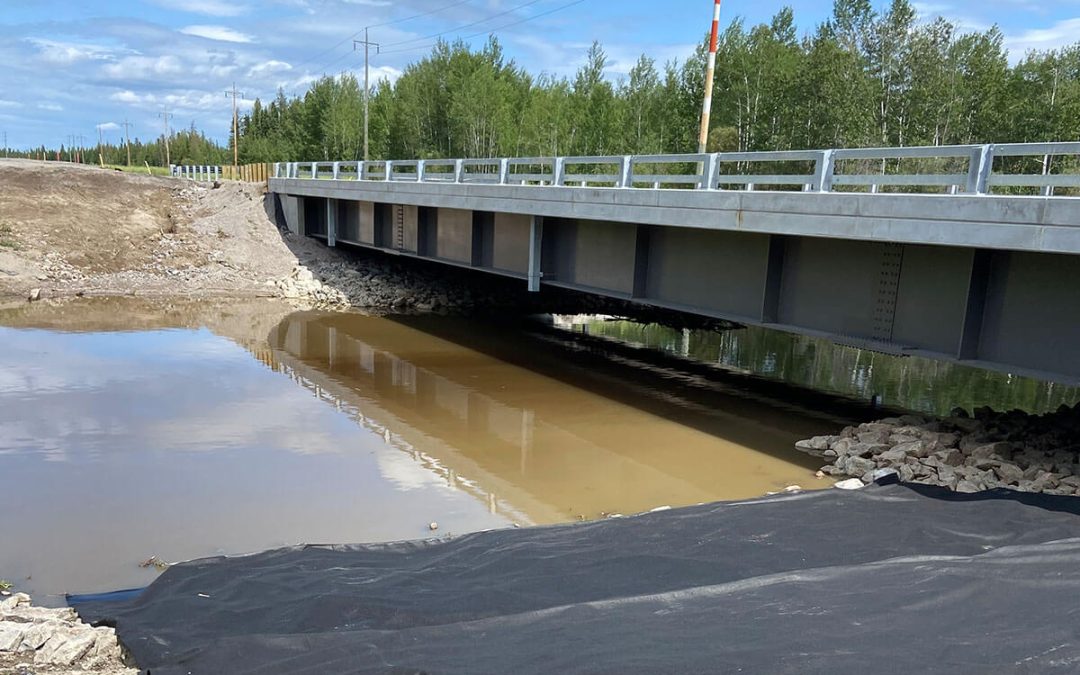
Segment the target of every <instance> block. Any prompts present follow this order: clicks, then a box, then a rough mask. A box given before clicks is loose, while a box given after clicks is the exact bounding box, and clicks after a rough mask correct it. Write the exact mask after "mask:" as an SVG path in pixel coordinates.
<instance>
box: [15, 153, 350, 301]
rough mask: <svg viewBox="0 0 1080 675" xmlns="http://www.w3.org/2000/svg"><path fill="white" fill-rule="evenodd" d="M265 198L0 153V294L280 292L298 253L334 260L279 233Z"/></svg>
mask: <svg viewBox="0 0 1080 675" xmlns="http://www.w3.org/2000/svg"><path fill="white" fill-rule="evenodd" d="M271 205H272V201H271V200H269V199H266V198H265V190H264V188H263V187H262V186H260V185H256V184H244V183H237V182H223V183H221V184H220V185H219V186H218V187H216V188H215V187H213V186H210V185H207V184H195V183H191V182H186V181H180V180H175V179H169V178H158V177H151V176H140V175H135V174H125V173H120V172H117V171H108V170H102V169H98V168H94V167H86V166H77V165H68V164H57V163H43V162H33V161H25V160H3V161H0V295H6V296H22V297H29V296H30V294H31V293H32V292H33V291H35V290H39V292H40V295H41V297H50V296H67V295H149V296H167V295H195V296H200V295H201V296H209V295H229V296H252V295H268V296H275V295H281V294H282V293H281V291H280V290H279V289H278V287H277V286H276V285H274V281H275V280H278V279H282V278H288V277H289V276H290V275H292V276H297V275H298V274H299V273H298V271H297V267H298V265H299V264H300V260H302V259H304V260H311V261H314V262H316V263H321V262H325V261H332V260H334V259H335V258H336V255H335V252H333V251H327V250H325V249H323V248H322V247H320V246H319V245H318V244H316V243H315V242H311V241H307V240H305V239H303V238H290V237H289V236H288V235H287V234H284V233H282V232H280V231H279V230H278V228H277V226H276V224H275V222H274V218H273V211H272V206H271ZM35 295H37V294H36V293H35ZM309 295H310V294H309Z"/></svg>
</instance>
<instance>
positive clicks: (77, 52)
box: [0, 0, 1080, 147]
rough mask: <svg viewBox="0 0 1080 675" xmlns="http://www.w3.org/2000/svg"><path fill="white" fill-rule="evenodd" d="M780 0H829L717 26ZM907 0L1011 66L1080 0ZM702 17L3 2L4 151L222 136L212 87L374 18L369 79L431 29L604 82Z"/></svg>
mask: <svg viewBox="0 0 1080 675" xmlns="http://www.w3.org/2000/svg"><path fill="white" fill-rule="evenodd" d="M886 3H887V0H878V1H877V2H876V3H875V4H876V5H878V6H879V7H883V6H884V5H885V4H886ZM784 4H788V5H790V6H792V7H793V8H794V10H795V16H796V20H797V21H798V23H799V26H800V29H801V30H802V31H803V32H806V31H809V30H811V29H812V28H813V27H814V26H815V25H816V24H817V23H818V22H820V21H822V20H823V19H825V18H826V17H827V16H828V14H829V12H830V9H831V6H832V0H788V2H786V3H785V2H782V1H777V2H771V1H768V0H765V1H762V0H754V1H752V2H751V1H750V0H724V3H723V9H722V23H724V24H726V23H727V22H729V21H730V20H731V19H732V18H734V17H736V16H741V17H743V18H745V20H746V21H747V22H750V23H756V22H760V21H764V20H767V19H768V18H769V17H770V16H771V15H772V14H773V13H775V12H776V10H777V9H779V8H780V7H782V6H783V5H784ZM915 4H916V6H917V7H918V8H919V10H920V11H921V13H922V15H923V17H931V16H933V15H937V14H940V15H943V16H945V17H947V18H949V19H951V20H953V21H954V22H956V23H958V24H960V25H961V26H962V27H964V28H968V29H983V28H986V27H989V26H991V25H993V24H995V23H996V24H998V25H999V26H1001V28H1002V30H1003V31H1004V33H1005V35H1006V37H1007V42H1008V46H1009V48H1010V49H1011V50H1012V54H1013V58H1014V59H1015V58H1016V57H1017V56H1019V55H1022V54H1023V53H1024V51H1026V50H1027V49H1031V48H1039V49H1045V48H1052V47H1059V46H1063V45H1066V44H1070V43H1072V42H1075V41H1077V40H1080V0H923V1H922V2H917V3H915ZM439 8H442V9H441V10H440V11H437V12H435V13H431V14H428V15H427V16H422V17H419V18H414V19H411V20H407V21H402V19H407V18H408V17H411V16H413V15H416V14H421V13H425V12H432V11H433V10H436V9H439ZM711 11H712V3H711V1H710V0H618V1H616V0H577V2H574V0H464V1H463V0H0V58H2V62H3V63H4V64H5V66H4V68H3V70H2V71H0V132H4V133H6V134H7V138H8V143H9V145H11V146H12V147H33V146H37V145H39V144H41V143H44V144H46V145H49V146H55V145H58V144H60V143H64V142H66V139H67V138H68V137H69V136H70V135H72V134H75V135H79V134H81V135H83V136H84V137H85V138H86V142H87V143H88V144H90V143H93V142H96V138H97V128H98V126H99V125H100V126H101V127H102V129H103V131H104V133H105V135H106V137H108V138H110V139H113V140H117V139H120V138H122V136H123V130H122V128H121V127H120V124H121V123H122V122H123V121H124V120H125V119H126V120H129V121H130V122H131V123H132V133H133V134H134V135H136V136H139V137H143V138H149V137H153V136H156V135H157V134H159V133H160V132H161V130H162V122H161V120H160V119H159V118H158V112H159V111H160V110H161V109H162V107H163V106H166V105H167V106H168V107H169V109H170V111H172V112H174V113H175V118H174V120H173V123H172V124H173V127H174V128H175V127H186V126H188V125H190V124H191V123H192V122H194V123H195V125H196V126H198V127H200V128H202V129H204V130H205V131H206V132H207V133H208V134H209V135H210V136H212V137H214V138H217V139H219V140H223V139H225V138H227V136H228V130H229V124H230V114H231V107H230V106H231V103H230V101H229V100H228V99H227V98H226V96H225V93H224V92H225V90H226V89H227V88H229V87H230V86H231V84H232V83H233V82H234V81H235V82H236V84H237V86H238V88H239V89H240V91H242V92H244V93H245V94H246V99H247V100H246V101H245V103H244V105H245V106H247V105H250V101H251V100H254V98H255V97H256V96H259V97H262V98H263V99H266V98H269V97H272V96H273V95H274V92H275V91H276V90H277V88H278V87H283V88H284V89H285V90H286V91H287V92H290V93H301V92H303V91H304V89H305V88H306V86H307V84H308V83H309V82H310V81H311V80H312V79H314V78H315V77H317V76H318V75H320V74H322V73H324V72H326V73H337V72H340V71H341V70H342V69H359V68H360V64H361V59H360V58H359V54H355V53H353V52H352V43H351V39H352V37H353V35H354V34H355V33H357V32H358V31H361V30H362V28H363V27H364V26H366V25H375V27H374V28H372V29H371V31H370V39H371V40H372V41H376V42H380V43H382V44H383V45H387V47H386V52H387V53H384V54H382V55H379V56H377V57H375V58H374V59H373V62H372V64H373V69H374V72H375V74H376V75H377V76H380V77H390V78H393V77H396V76H397V75H398V74H399V73H400V72H401V69H402V68H403V67H404V66H405V65H406V64H407V63H408V62H409V61H411V60H413V59H416V58H418V57H419V56H422V55H423V54H424V52H425V51H426V50H427V49H428V48H429V45H430V44H431V42H432V39H430V38H429V37H428V36H432V35H435V34H442V35H443V36H444V37H446V38H448V39H453V38H454V37H458V36H476V37H474V38H472V39H470V42H474V43H477V44H480V43H482V42H483V41H484V39H485V34H486V33H487V32H488V31H492V30H494V32H496V34H498V35H499V37H500V40H501V41H502V42H503V44H504V46H505V48H506V52H507V54H508V55H510V56H511V57H513V58H514V59H516V60H517V62H518V63H519V64H521V65H523V66H524V67H526V68H527V69H529V70H530V71H533V72H540V71H547V72H552V73H556V74H561V75H569V74H571V73H573V71H574V70H575V69H576V68H577V67H578V66H579V65H580V64H581V61H582V59H583V55H584V52H585V49H586V47H587V46H588V44H589V43H590V42H592V41H593V40H594V39H596V40H600V41H601V42H602V43H603V44H604V47H605V49H606V51H607V53H608V55H609V57H610V68H609V75H610V76H611V77H613V78H617V77H618V76H619V75H620V74H622V73H625V72H626V71H627V70H629V68H630V66H631V65H632V64H633V62H634V61H635V60H636V58H637V56H638V55H639V54H641V53H643V52H644V53H647V54H649V55H650V56H652V57H653V58H655V59H656V60H657V61H658V62H663V61H666V60H668V59H672V58H683V57H685V56H686V55H687V54H688V53H689V52H690V51H691V50H692V48H693V44H694V43H695V41H696V40H697V39H698V38H699V37H700V36H701V35H702V34H703V33H704V32H705V31H706V30H707V29H708V23H709V19H710V16H711ZM388 22H395V23H390V24H389V25H386V24H388ZM377 24H383V25H377ZM91 139H93V140H91Z"/></svg>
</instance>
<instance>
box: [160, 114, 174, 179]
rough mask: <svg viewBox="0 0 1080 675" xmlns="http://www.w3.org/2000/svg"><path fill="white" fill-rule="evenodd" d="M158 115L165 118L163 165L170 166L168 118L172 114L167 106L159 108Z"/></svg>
mask: <svg viewBox="0 0 1080 675" xmlns="http://www.w3.org/2000/svg"><path fill="white" fill-rule="evenodd" d="M158 117H160V118H161V119H163V120H165V166H167V167H168V166H172V157H171V156H169V118H170V117H173V114H172V113H170V112H169V108H168V106H165V107H163V108H162V109H161V112H159V113H158Z"/></svg>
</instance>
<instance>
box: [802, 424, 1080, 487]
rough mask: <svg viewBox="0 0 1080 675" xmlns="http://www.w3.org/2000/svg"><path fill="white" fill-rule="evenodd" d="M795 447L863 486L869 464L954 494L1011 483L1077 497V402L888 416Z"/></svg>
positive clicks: (1079, 460)
mask: <svg viewBox="0 0 1080 675" xmlns="http://www.w3.org/2000/svg"><path fill="white" fill-rule="evenodd" d="M795 447H796V448H797V449H799V450H802V451H804V452H807V453H810V454H812V455H815V456H818V457H822V458H824V459H826V460H828V462H829V463H828V464H826V465H825V466H823V467H822V468H821V471H822V472H823V473H825V474H828V475H832V476H852V477H855V478H860V479H862V480H863V482H865V483H869V482H871V480H872V476H873V472H874V471H875V470H877V469H894V470H895V471H896V472H897V473H898V474H899V475H900V479H901V480H903V481H907V482H913V483H925V484H928V485H940V486H944V487H948V488H951V489H953V490H956V491H957V492H977V491H979V490H987V489H991V488H999V487H1004V488H1011V489H1014V490H1021V491H1024V492H1044V493H1047V494H1056V495H1075V494H1080V454H1078V451H1080V404H1077V405H1076V406H1074V407H1069V406H1061V407H1060V408H1059V409H1058V410H1057V411H1055V412H1053V413H1047V414H1045V415H1030V414H1028V413H1025V412H1023V411H1020V410H1013V411H1010V412H995V411H993V410H991V409H989V408H979V409H977V410H976V411H975V414H974V416H973V417H971V416H968V414H967V413H966V412H965V411H963V410H960V409H957V410H954V411H953V414H952V416H950V417H945V418H926V417H922V416H919V415H904V416H902V417H892V418H887V419H883V420H879V421H877V422H868V423H866V424H860V425H859V426H857V427H847V428H846V429H844V430H843V431H841V432H840V434H839V435H836V436H815V437H814V438H810V439H807V440H804V441H799V442H798V443H796V444H795Z"/></svg>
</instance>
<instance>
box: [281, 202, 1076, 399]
mask: <svg viewBox="0 0 1080 675" xmlns="http://www.w3.org/2000/svg"><path fill="white" fill-rule="evenodd" d="M279 199H280V200H281V207H282V209H283V212H284V214H285V218H286V221H287V224H288V226H289V228H290V229H291V230H293V231H295V232H298V233H302V234H306V235H308V236H312V237H316V238H320V239H323V240H325V241H326V242H327V243H328V244H329V245H331V246H334V245H339V244H347V245H351V246H357V247H366V248H372V249H377V250H381V251H386V252H391V253H395V254H399V255H407V256H416V257H420V258H424V259H428V260H434V261H438V262H443V263H447V264H451V265H457V266H463V267H468V268H471V269H475V270H480V271H484V272H489V273H494V274H501V275H505V276H507V277H515V278H518V279H521V280H523V281H522V283H529V284H530V287H532V288H534V289H535V288H537V287H538V285H539V284H545V285H550V286H559V287H563V288H570V289H575V290H579V291H584V292H589V293H596V294H600V295H605V296H611V297H616V298H622V299H626V300H630V301H633V302H638V303H643V304H648V305H654V306H659V307H665V308H669V309H675V310H681V311H685V312H690V313H695V314H701V315H706V316H712V317H717V318H722V319H727V320H731V321H736V322H740V323H746V324H754V325H761V326H766V327H770V328H776V329H779V330H784V331H791V332H797V333H803V334H808V335H814V336H820V337H826V338H829V339H831V340H834V341H836V342H838V343H842V344H849V345H853V346H857V347H862V348H868V349H874V350H878V351H882V352H887V353H892V354H900V355H903V354H916V355H920V356H926V357H930V358H936V359H944V360H949V361H960V362H964V363H967V364H970V365H974V366H978V367H983V368H992V369H997V370H1005V371H1008V372H1013V373H1018V374H1025V375H1031V376H1035V377H1039V378H1042V379H1051V380H1058V381H1063V382H1071V383H1075V382H1080V321H1078V320H1077V315H1076V312H1077V309H1078V308H1080V256H1077V255H1069V254H1059V253H1046V252H1033V251H1013V250H1003V249H993V250H991V249H981V248H970V247H962V246H938V245H926V244H916V243H890V242H884V241H868V240H854V239H834V238H822V237H814V236H801V235H794V234H776V233H760V232H740V231H731V230H716V229H694V228H690V227H672V226H664V225H650V224H635V223H627V222H608V221H601V220H591V219H582V218H557V217H544V218H541V217H539V216H530V215H523V214H514V213H493V212H487V211H472V210H465V209H459V208H443V207H436V206H417V205H408V204H390V203H378V202H371V201H357V200H349V199H333V198H326V197H315V196H306V197H302V196H294V195H287V194H281V195H279Z"/></svg>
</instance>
